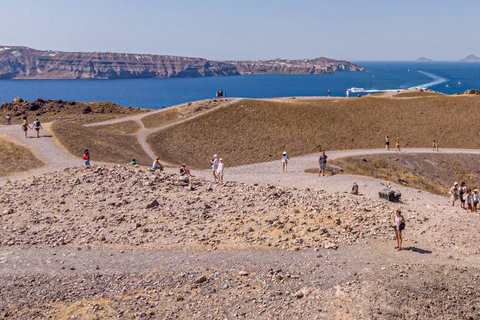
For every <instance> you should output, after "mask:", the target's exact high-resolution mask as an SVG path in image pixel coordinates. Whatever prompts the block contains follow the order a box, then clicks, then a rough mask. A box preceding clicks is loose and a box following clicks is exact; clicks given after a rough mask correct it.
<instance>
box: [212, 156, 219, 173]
mask: <svg viewBox="0 0 480 320" xmlns="http://www.w3.org/2000/svg"><path fill="white" fill-rule="evenodd" d="M217 168H218V159H217V158H214V159H213V160H212V169H213V170H216V169H217Z"/></svg>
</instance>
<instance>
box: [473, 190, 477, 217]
mask: <svg viewBox="0 0 480 320" xmlns="http://www.w3.org/2000/svg"><path fill="white" fill-rule="evenodd" d="M477 207H478V189H477V188H475V189H474V190H473V192H472V212H476V211H477Z"/></svg>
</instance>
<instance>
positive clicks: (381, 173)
mask: <svg viewBox="0 0 480 320" xmlns="http://www.w3.org/2000/svg"><path fill="white" fill-rule="evenodd" d="M479 162H480V156H479V155H468V154H440V153H439V154H385V155H369V156H358V157H347V158H341V159H336V160H332V161H331V164H332V165H336V166H339V167H341V168H342V169H343V170H344V172H345V173H347V174H355V175H363V176H369V177H374V178H378V179H382V180H386V181H391V182H394V183H400V184H404V185H408V186H410V187H413V188H416V189H420V190H424V191H428V192H431V193H436V194H441V195H446V194H447V191H448V190H449V188H450V187H451V185H452V184H453V182H454V181H458V182H459V183H460V182H461V181H464V182H465V183H466V184H467V186H470V187H477V186H478V182H479V181H480V169H479V167H478V163H479ZM307 172H311V170H307Z"/></svg>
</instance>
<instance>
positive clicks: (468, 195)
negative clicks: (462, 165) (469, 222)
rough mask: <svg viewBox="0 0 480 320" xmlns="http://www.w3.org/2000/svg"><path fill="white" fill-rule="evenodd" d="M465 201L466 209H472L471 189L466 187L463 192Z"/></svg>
mask: <svg viewBox="0 0 480 320" xmlns="http://www.w3.org/2000/svg"><path fill="white" fill-rule="evenodd" d="M465 202H466V203H467V210H470V211H472V189H470V188H467V192H466V193H465Z"/></svg>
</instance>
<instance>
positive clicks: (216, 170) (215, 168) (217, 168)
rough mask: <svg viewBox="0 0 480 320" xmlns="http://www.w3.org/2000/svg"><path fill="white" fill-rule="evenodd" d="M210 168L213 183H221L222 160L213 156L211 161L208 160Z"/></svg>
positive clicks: (223, 165)
mask: <svg viewBox="0 0 480 320" xmlns="http://www.w3.org/2000/svg"><path fill="white" fill-rule="evenodd" d="M210 168H211V169H212V173H213V181H215V182H223V171H224V168H225V164H224V163H223V159H222V158H218V156H217V154H214V155H213V156H212V159H210Z"/></svg>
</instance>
